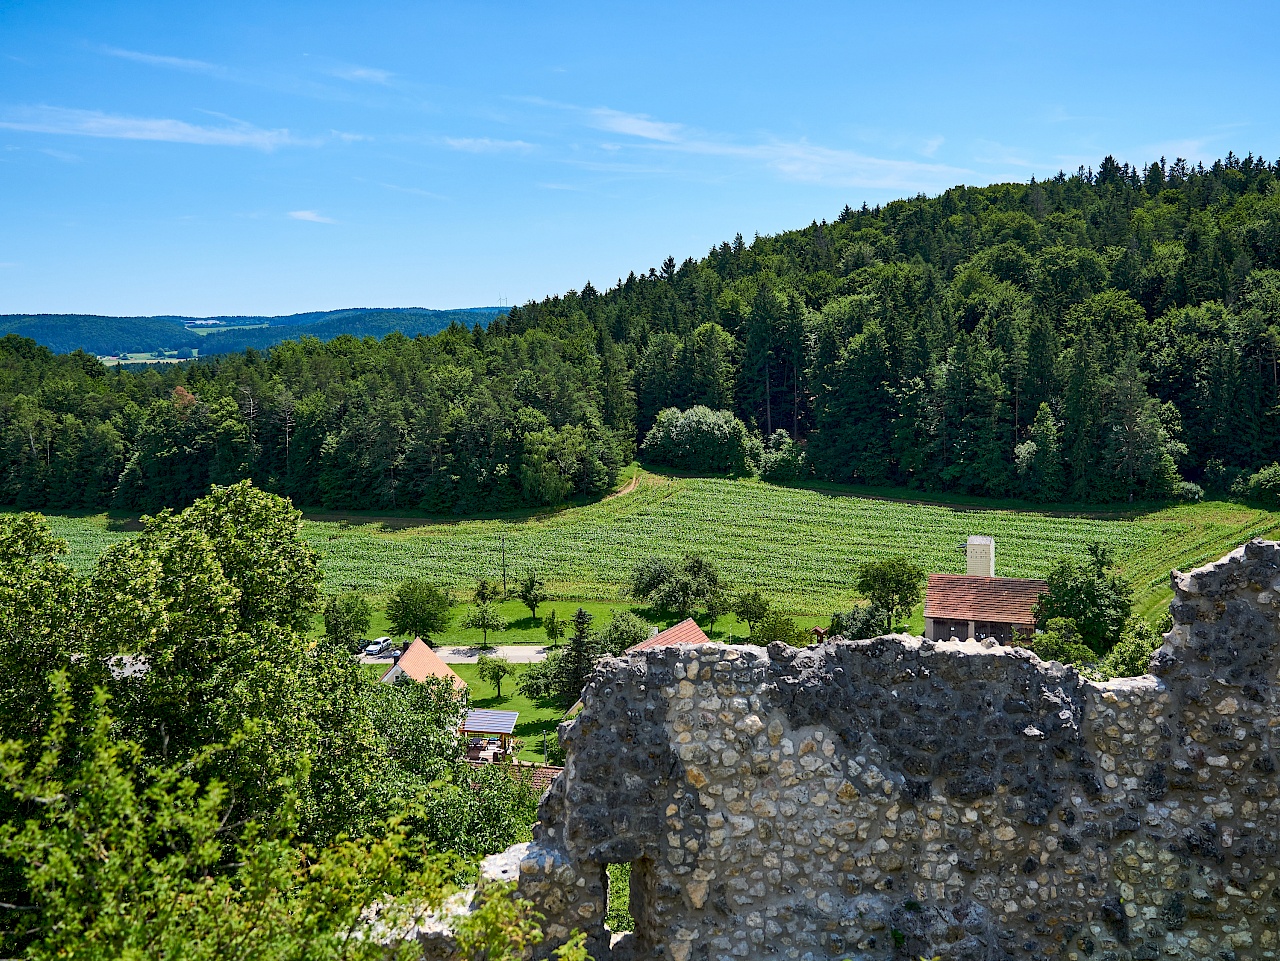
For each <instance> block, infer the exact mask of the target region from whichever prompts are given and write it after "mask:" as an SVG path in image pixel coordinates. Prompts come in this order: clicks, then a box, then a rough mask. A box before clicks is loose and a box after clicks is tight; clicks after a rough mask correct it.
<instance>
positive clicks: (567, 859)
mask: <svg viewBox="0 0 1280 961" xmlns="http://www.w3.org/2000/svg"><path fill="white" fill-rule="evenodd" d="M1173 585H1174V589H1175V592H1176V598H1175V601H1174V603H1173V606H1172V611H1173V617H1174V628H1173V630H1172V631H1171V632H1170V633H1169V634H1168V635H1166V639H1165V643H1164V646H1163V647H1162V648H1161V649H1160V650H1159V651H1158V652H1157V653H1156V655H1155V656H1154V658H1153V659H1152V674H1150V675H1147V676H1145V677H1140V678H1130V679H1125V680H1119V681H1113V682H1109V683H1103V684H1096V683H1091V682H1088V681H1085V680H1082V679H1081V678H1080V676H1079V675H1078V674H1077V673H1076V672H1075V671H1074V670H1072V669H1071V668H1067V667H1063V666H1062V665H1059V664H1056V663H1048V664H1046V663H1043V662H1041V661H1040V660H1039V659H1037V658H1036V657H1035V656H1034V655H1032V654H1030V653H1029V652H1025V651H1020V650H1018V649H1013V648H999V647H992V646H984V645H983V644H979V643H973V642H941V643H933V642H930V641H927V640H923V639H920V638H914V637H907V636H901V635H893V636H886V637H881V638H877V639H874V640H869V641H857V642H843V641H841V642H835V643H828V644H824V645H822V646H820V647H816V648H810V649H795V648H789V647H786V646H784V645H778V644H775V645H771V646H770V647H769V648H768V649H767V650H765V649H760V648H755V647H748V646H737V647H730V646H724V645H714V644H710V645H704V646H700V647H669V648H664V649H658V650H650V651H647V652H645V653H643V654H638V655H632V656H630V657H624V658H620V659H613V660H610V661H607V662H605V663H604V664H603V665H602V666H601V668H600V669H599V670H598V671H597V673H596V675H595V677H594V678H593V680H592V682H591V684H590V685H589V687H588V689H587V691H586V692H585V694H584V697H583V703H584V709H583V711H582V712H581V714H580V715H579V716H578V717H577V718H576V719H575V720H574V721H573V722H571V723H570V724H567V725H566V726H565V727H564V728H562V732H563V733H562V737H563V739H564V742H565V744H566V747H567V752H568V758H567V762H566V769H565V771H564V773H563V774H562V775H561V776H560V777H559V778H558V779H557V780H556V782H555V783H554V784H553V785H552V787H551V788H550V789H549V791H548V793H547V794H546V796H545V797H544V798H543V800H542V804H541V808H540V812H539V824H538V825H537V826H536V827H535V829H534V841H533V842H532V843H531V844H528V845H520V846H518V847H516V848H513V849H511V850H510V851H508V852H507V853H506V854H505V855H498V856H496V857H495V858H493V859H490V861H489V862H488V864H487V873H488V874H489V875H490V876H501V875H503V874H504V873H505V874H506V875H507V876H510V877H518V886H519V891H520V893H521V895H523V896H524V897H527V898H529V899H530V900H532V901H533V902H534V903H535V905H536V906H537V909H538V910H539V911H540V912H542V913H543V914H544V915H545V917H546V919H547V920H546V922H545V923H544V929H545V930H546V931H547V933H548V940H547V941H546V942H545V943H544V945H543V946H542V948H541V949H540V950H541V951H542V952H543V953H544V954H545V953H547V952H548V951H550V950H551V949H552V948H554V947H555V946H556V945H557V944H559V943H561V942H562V941H563V940H564V938H565V937H566V936H567V935H568V933H569V932H570V930H571V929H581V930H584V931H586V932H588V934H589V936H590V942H589V950H590V952H591V953H592V955H593V956H594V957H595V958H596V959H597V961H602V959H607V958H623V957H626V958H632V957H644V958H655V959H659V958H661V959H670V961H704V959H706V961H712V959H714V961H721V959H724V961H728V959H737V958H793V959H841V958H866V959H872V958H874V959H890V958H894V959H900V958H910V959H915V958H917V957H919V956H922V955H923V956H924V957H933V956H934V955H939V956H941V957H942V958H943V959H948V961H950V959H956V961H960V959H965V961H969V959H972V961H979V959H984V961H985V959H1005V958H1018V959H1025V958H1040V957H1043V958H1069V959H1086V958H1092V959H1099V961H1102V959H1107V961H1124V959H1156V958H1183V959H1199V958H1215V959H1245V958H1273V957H1277V953H1278V952H1280V940H1278V937H1277V935H1278V925H1280V856H1278V855H1277V850H1278V849H1277V842H1278V840H1280V824H1278V820H1277V816H1278V815H1280V801H1277V776H1276V749H1275V747H1276V746H1275V745H1274V744H1273V743H1272V731H1273V729H1274V728H1275V727H1276V725H1277V724H1280V710H1278V708H1277V700H1276V670H1277V660H1278V657H1277V651H1276V643H1277V616H1278V614H1280V544H1277V543H1273V542H1262V541H1254V542H1252V543H1250V544H1248V545H1246V546H1244V547H1242V548H1240V549H1239V550H1237V551H1235V552H1234V553H1232V554H1231V555H1229V556H1228V557H1226V558H1224V559H1223V560H1221V561H1219V562H1217V563H1215V564H1211V565H1209V566H1207V567H1204V568H1201V569H1199V570H1196V571H1192V572H1190V573H1188V574H1181V573H1178V572H1174V574H1173ZM986 643H987V644H990V642H986ZM616 862H625V863H630V864H632V875H631V877H632V882H631V883H632V890H631V903H632V911H633V914H634V915H635V932H634V933H633V934H630V935H624V936H621V937H618V936H616V935H615V936H613V937H612V938H611V937H610V934H609V932H608V931H607V930H606V929H605V928H604V924H603V916H604V910H605V901H606V890H605V889H606V884H607V880H606V875H605V865H607V864H610V863H616ZM611 941H612V942H613V945H612V947H611Z"/></svg>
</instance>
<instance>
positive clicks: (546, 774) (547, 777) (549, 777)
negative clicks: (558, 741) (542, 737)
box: [467, 759, 564, 794]
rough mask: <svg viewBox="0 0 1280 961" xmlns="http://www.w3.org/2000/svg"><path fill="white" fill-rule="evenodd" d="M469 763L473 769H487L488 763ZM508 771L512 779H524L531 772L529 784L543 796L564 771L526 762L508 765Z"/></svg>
mask: <svg viewBox="0 0 1280 961" xmlns="http://www.w3.org/2000/svg"><path fill="white" fill-rule="evenodd" d="M467 763H468V764H469V765H471V767H473V768H482V767H485V766H486V765H487V764H488V763H489V762H488V761H473V760H470V759H468V761H467ZM507 770H508V771H509V772H510V773H511V776H512V777H523V776H524V774H525V772H529V783H530V785H532V787H533V790H534V791H535V792H536V793H538V794H541V793H542V792H543V791H545V790H546V789H547V788H549V787H551V782H552V781H554V780H555V779H556V775H557V774H559V773H560V772H561V771H563V770H564V768H562V767H551V766H550V765H547V764H529V763H527V762H525V761H516V762H515V763H512V764H508V765H507Z"/></svg>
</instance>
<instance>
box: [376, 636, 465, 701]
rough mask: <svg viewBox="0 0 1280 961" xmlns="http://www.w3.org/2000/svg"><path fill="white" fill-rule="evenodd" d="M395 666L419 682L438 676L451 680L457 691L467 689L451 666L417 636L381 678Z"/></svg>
mask: <svg viewBox="0 0 1280 961" xmlns="http://www.w3.org/2000/svg"><path fill="white" fill-rule="evenodd" d="M397 667H399V668H400V670H402V671H403V672H404V673H405V674H407V675H408V676H409V677H411V678H413V679H414V680H415V681H417V682H418V683H419V684H421V683H422V682H423V681H425V680H426V679H427V678H428V677H440V678H444V679H445V680H446V681H450V682H452V684H453V686H454V687H455V688H456V689H457V690H459V691H465V690H466V689H467V682H466V681H464V680H463V679H462V678H460V677H458V675H457V674H455V673H454V671H453V668H451V667H450V666H449V665H448V664H446V663H445V662H444V661H442V660H441V659H440V655H439V654H437V653H436V652H435V651H433V650H431V648H429V647H427V645H426V644H424V643H423V642H422V639H421V638H418V637H415V638H414V639H413V643H412V644H410V645H409V649H408V650H407V651H405V652H404V653H403V654H402V655H400V660H399V661H397V662H396V663H395V664H393V665H392V666H391V667H389V668H387V671H386V673H384V674H383V675H382V680H386V678H387V674H390V673H391V672H392V671H394V670H395V669H396V668H397Z"/></svg>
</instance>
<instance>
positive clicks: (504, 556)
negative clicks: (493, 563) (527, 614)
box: [498, 531, 507, 601]
mask: <svg viewBox="0 0 1280 961" xmlns="http://www.w3.org/2000/svg"><path fill="white" fill-rule="evenodd" d="M498 543H499V544H501V545H502V599H503V600H504V601H505V600H506V599H507V534H506V532H505V531H503V532H502V533H501V534H499V535H498Z"/></svg>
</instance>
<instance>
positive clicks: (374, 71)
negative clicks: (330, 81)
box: [330, 64, 395, 86]
mask: <svg viewBox="0 0 1280 961" xmlns="http://www.w3.org/2000/svg"><path fill="white" fill-rule="evenodd" d="M330 72H331V73H332V74H333V75H334V76H335V77H337V78H339V79H340V80H353V81H357V82H359V83H378V84H382V85H384V86H385V85H387V84H389V83H391V80H392V78H393V77H394V76H395V74H393V73H392V72H391V71H390V70H380V69H378V68H377V67H357V66H355V65H353V64H348V65H344V66H341V67H335V68H334V69H333V70H332V71H330Z"/></svg>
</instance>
